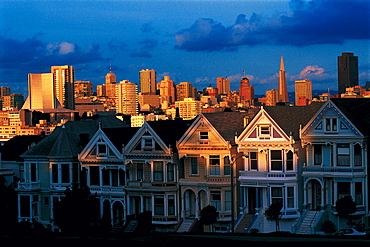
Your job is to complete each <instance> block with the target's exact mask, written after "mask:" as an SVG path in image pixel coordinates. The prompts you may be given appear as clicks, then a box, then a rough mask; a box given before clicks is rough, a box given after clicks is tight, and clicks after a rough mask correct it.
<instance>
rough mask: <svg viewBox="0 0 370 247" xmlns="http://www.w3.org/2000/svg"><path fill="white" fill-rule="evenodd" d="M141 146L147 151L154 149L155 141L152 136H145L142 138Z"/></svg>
mask: <svg viewBox="0 0 370 247" xmlns="http://www.w3.org/2000/svg"><path fill="white" fill-rule="evenodd" d="M141 148H142V150H145V151H150V150H153V149H154V142H153V138H152V137H151V136H143V138H142V139H141Z"/></svg>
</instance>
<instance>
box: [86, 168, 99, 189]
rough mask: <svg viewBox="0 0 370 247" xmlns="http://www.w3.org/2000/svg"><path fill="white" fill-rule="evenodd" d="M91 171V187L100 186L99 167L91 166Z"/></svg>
mask: <svg viewBox="0 0 370 247" xmlns="http://www.w3.org/2000/svg"><path fill="white" fill-rule="evenodd" d="M89 170H90V185H100V179H99V167H98V166H91V167H90V169H89Z"/></svg>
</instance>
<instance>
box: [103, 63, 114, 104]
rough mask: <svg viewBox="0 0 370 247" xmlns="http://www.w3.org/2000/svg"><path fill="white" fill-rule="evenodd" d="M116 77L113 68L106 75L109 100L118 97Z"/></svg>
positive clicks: (106, 93)
mask: <svg viewBox="0 0 370 247" xmlns="http://www.w3.org/2000/svg"><path fill="white" fill-rule="evenodd" d="M116 82H117V80H116V75H115V74H114V73H113V72H112V67H111V69H110V71H109V73H107V74H106V75H105V94H104V96H107V97H108V98H115V97H116Z"/></svg>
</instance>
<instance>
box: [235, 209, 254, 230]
mask: <svg viewBox="0 0 370 247" xmlns="http://www.w3.org/2000/svg"><path fill="white" fill-rule="evenodd" d="M253 218H254V214H244V215H243V218H242V219H241V220H240V221H239V224H238V225H237V226H236V228H235V230H234V232H235V233H244V229H245V228H247V227H248V226H249V224H250V223H252V220H253Z"/></svg>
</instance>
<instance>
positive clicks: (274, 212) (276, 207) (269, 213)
mask: <svg viewBox="0 0 370 247" xmlns="http://www.w3.org/2000/svg"><path fill="white" fill-rule="evenodd" d="M282 208H283V205H282V204H281V203H280V202H278V203H271V205H270V206H269V208H268V209H267V210H266V211H265V216H266V218H267V220H268V221H275V226H276V231H279V230H280V224H279V221H280V218H281V209H282Z"/></svg>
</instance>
